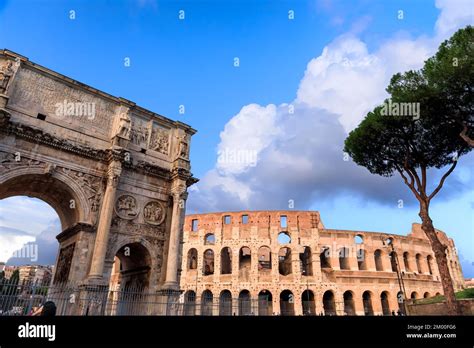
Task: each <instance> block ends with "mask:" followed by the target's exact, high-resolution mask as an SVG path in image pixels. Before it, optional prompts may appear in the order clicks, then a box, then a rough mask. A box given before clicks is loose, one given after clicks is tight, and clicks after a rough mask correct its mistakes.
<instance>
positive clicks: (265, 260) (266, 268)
mask: <svg viewBox="0 0 474 348" xmlns="http://www.w3.org/2000/svg"><path fill="white" fill-rule="evenodd" d="M271 269H272V252H271V250H270V248H269V247H267V246H262V247H260V248H258V271H259V272H263V273H268V272H270V271H271Z"/></svg>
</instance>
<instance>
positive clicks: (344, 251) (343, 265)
mask: <svg viewBox="0 0 474 348" xmlns="http://www.w3.org/2000/svg"><path fill="white" fill-rule="evenodd" d="M339 268H340V269H341V270H349V269H350V267H349V248H346V247H344V248H341V249H340V250H339Z"/></svg>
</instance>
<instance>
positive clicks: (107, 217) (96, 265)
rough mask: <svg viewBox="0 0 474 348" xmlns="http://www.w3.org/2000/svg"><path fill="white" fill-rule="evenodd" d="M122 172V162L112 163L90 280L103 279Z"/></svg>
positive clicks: (101, 210)
mask: <svg viewBox="0 0 474 348" xmlns="http://www.w3.org/2000/svg"><path fill="white" fill-rule="evenodd" d="M121 172H122V164H121V163H120V161H117V160H114V161H112V162H111V163H110V165H109V169H108V172H107V187H106V189H105V194H104V199H103V202H102V207H101V209H100V217H99V224H98V226H97V235H96V238H95V243H94V253H93V254H92V263H91V269H90V271H89V279H101V278H102V277H103V273H104V262H105V255H106V252H107V244H108V240H109V231H110V223H111V221H112V215H113V212H114V204H115V195H116V192H117V186H118V182H119V177H120V174H121Z"/></svg>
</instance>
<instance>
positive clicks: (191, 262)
mask: <svg viewBox="0 0 474 348" xmlns="http://www.w3.org/2000/svg"><path fill="white" fill-rule="evenodd" d="M197 258H198V252H197V250H196V249H195V248H191V249H189V251H188V262H187V264H188V270H189V269H197Z"/></svg>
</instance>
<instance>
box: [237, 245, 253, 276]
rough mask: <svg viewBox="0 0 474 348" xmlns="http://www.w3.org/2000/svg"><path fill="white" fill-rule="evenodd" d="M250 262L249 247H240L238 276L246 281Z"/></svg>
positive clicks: (250, 253)
mask: <svg viewBox="0 0 474 348" xmlns="http://www.w3.org/2000/svg"><path fill="white" fill-rule="evenodd" d="M251 264H252V252H251V250H250V248H249V247H242V248H240V251H239V277H240V278H241V280H243V281H246V280H248V279H249V276H250V267H251Z"/></svg>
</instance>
